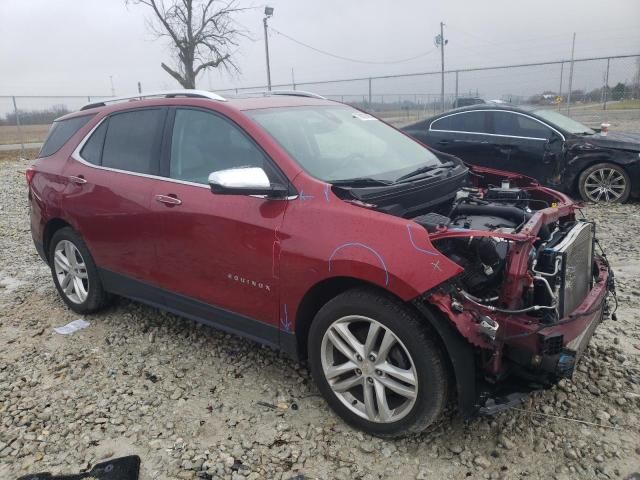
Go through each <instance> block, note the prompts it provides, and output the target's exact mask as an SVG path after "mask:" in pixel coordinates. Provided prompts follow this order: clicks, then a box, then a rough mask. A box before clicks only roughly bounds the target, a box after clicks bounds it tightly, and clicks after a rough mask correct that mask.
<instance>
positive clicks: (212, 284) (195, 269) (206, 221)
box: [152, 108, 288, 343]
mask: <svg viewBox="0 0 640 480" xmlns="http://www.w3.org/2000/svg"><path fill="white" fill-rule="evenodd" d="M170 123H171V124H172V130H171V132H170V133H169V134H168V135H167V144H166V148H165V151H166V154H165V156H164V168H163V172H162V174H163V176H164V177H166V178H165V179H164V180H160V181H158V182H157V184H156V185H155V187H154V190H153V195H152V198H153V201H152V209H153V210H154V212H155V218H156V220H157V223H156V224H155V230H156V235H155V237H156V246H157V251H158V258H159V268H160V273H159V276H158V279H159V283H160V284H161V285H162V286H163V287H164V288H166V289H167V290H170V291H171V292H172V293H174V294H177V295H170V294H167V297H168V303H169V304H170V305H173V306H174V307H177V308H179V309H180V310H182V311H183V312H187V313H189V312H191V313H193V314H194V315H196V316H198V317H200V318H209V319H211V321H212V322H214V323H216V324H217V326H219V327H222V328H227V329H229V330H234V331H241V332H243V333H245V334H246V333H247V331H249V332H250V334H253V335H254V336H257V337H260V338H262V339H263V340H266V341H267V342H272V343H276V342H277V334H278V331H277V329H274V328H269V327H267V325H266V324H269V323H270V324H272V326H277V325H278V319H279V304H278V302H279V295H278V287H279V284H278V278H277V273H276V272H277V268H278V265H277V262H278V259H277V257H276V251H275V248H276V243H277V241H278V228H279V227H280V225H281V223H282V219H283V215H284V212H285V209H286V207H287V203H288V201H287V200H268V199H265V198H259V197H255V196H247V195H222V194H213V193H212V192H211V190H210V187H209V185H208V176H209V174H210V173H212V172H214V171H217V170H223V169H228V168H234V167H241V166H257V167H261V168H263V169H264V170H265V171H266V173H267V175H268V176H269V178H270V179H271V180H272V181H274V182H279V183H286V178H285V177H284V176H283V174H281V173H280V171H279V170H278V169H277V168H276V167H275V165H274V164H273V163H272V161H271V160H270V159H269V158H268V157H267V155H266V154H265V153H264V152H263V151H262V149H261V148H260V147H259V146H258V145H257V144H256V143H255V142H254V141H253V139H252V138H250V137H249V136H248V135H247V134H246V133H245V132H244V131H243V130H242V129H241V128H240V127H239V126H238V125H236V124H235V123H233V122H232V121H231V120H229V119H228V118H226V117H224V116H222V115H219V114H217V113H215V112H213V111H209V110H201V109H195V108H176V109H175V110H173V111H172V114H171V117H170ZM255 320H259V321H261V322H264V323H260V322H256V321H255Z"/></svg>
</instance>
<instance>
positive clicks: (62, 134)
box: [38, 115, 93, 157]
mask: <svg viewBox="0 0 640 480" xmlns="http://www.w3.org/2000/svg"><path fill="white" fill-rule="evenodd" d="M91 117H93V115H83V116H82V117H73V118H69V119H67V120H58V121H57V122H53V125H51V129H50V130H49V135H47V139H46V140H45V141H44V145H42V148H41V149H40V153H39V154H38V157H48V156H49V155H53V154H54V153H56V152H57V151H58V150H60V149H61V148H62V146H63V145H64V144H65V143H67V141H68V140H69V139H70V138H71V137H72V136H73V134H74V133H76V132H77V131H78V130H80V129H81V128H82V127H84V126H85V125H86V123H87V122H88V121H89V120H90V119H91Z"/></svg>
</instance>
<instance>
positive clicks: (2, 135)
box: [0, 125, 49, 145]
mask: <svg viewBox="0 0 640 480" xmlns="http://www.w3.org/2000/svg"><path fill="white" fill-rule="evenodd" d="M20 131H21V132H22V141H23V142H24V143H35V142H44V139H45V137H46V136H47V132H48V131H49V125H22V126H21V127H20ZM13 143H20V134H19V133H18V128H17V127H15V126H13V125H2V126H0V145H9V144H13Z"/></svg>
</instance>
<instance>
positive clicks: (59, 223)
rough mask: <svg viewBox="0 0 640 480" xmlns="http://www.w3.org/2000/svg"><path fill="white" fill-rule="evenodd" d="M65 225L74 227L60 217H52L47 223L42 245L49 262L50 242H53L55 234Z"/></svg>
mask: <svg viewBox="0 0 640 480" xmlns="http://www.w3.org/2000/svg"><path fill="white" fill-rule="evenodd" d="M65 227H70V228H73V227H72V226H71V225H70V224H69V223H68V222H66V221H65V220H63V219H61V218H58V217H56V218H52V219H50V220H49V221H48V222H47V223H46V225H45V227H44V232H43V234H42V246H43V249H44V255H45V257H46V258H47V262H48V261H49V260H50V259H49V246H50V245H49V244H50V242H51V239H52V238H53V236H54V235H55V233H56V232H57V231H58V230H61V229H63V228H65Z"/></svg>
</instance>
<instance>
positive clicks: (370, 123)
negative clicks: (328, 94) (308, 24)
mask: <svg viewBox="0 0 640 480" xmlns="http://www.w3.org/2000/svg"><path fill="white" fill-rule="evenodd" d="M247 114H248V115H249V116H250V117H252V118H253V119H254V120H255V121H256V122H258V123H259V124H260V125H261V126H262V128H264V129H265V130H266V131H267V132H268V133H269V134H270V135H271V136H272V137H273V138H274V139H275V140H276V141H277V142H278V143H279V144H280V145H281V146H282V147H283V148H284V149H285V150H286V151H287V152H288V153H289V155H291V156H292V157H293V159H294V160H296V162H298V163H299V164H300V166H301V167H302V168H304V169H305V170H306V171H307V172H309V173H310V174H311V175H313V176H314V177H316V178H318V179H320V180H323V181H326V182H332V181H336V180H349V179H355V178H357V179H362V178H370V179H376V180H381V181H389V182H391V181H394V180H396V179H398V178H399V177H401V176H403V175H405V174H407V173H408V172H410V171H412V170H415V169H416V168H420V167H429V166H434V167H435V166H439V165H441V164H442V162H440V160H439V159H438V157H436V156H435V155H434V154H433V153H431V152H430V151H429V150H427V149H426V148H425V147H423V146H422V145H420V144H419V143H417V142H416V141H414V140H411V139H410V138H408V137H407V136H405V135H404V134H402V133H400V132H398V131H397V130H395V129H393V128H391V127H389V126H388V125H386V124H384V123H382V122H380V121H379V120H377V119H376V118H375V117H372V116H371V115H368V114H366V113H362V112H360V111H358V110H354V109H353V108H349V107H346V106H336V107H333V106H329V107H293V108H274V109H264V110H253V111H250V112H247Z"/></svg>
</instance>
